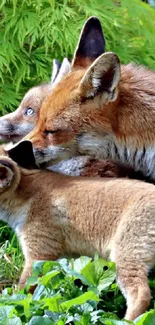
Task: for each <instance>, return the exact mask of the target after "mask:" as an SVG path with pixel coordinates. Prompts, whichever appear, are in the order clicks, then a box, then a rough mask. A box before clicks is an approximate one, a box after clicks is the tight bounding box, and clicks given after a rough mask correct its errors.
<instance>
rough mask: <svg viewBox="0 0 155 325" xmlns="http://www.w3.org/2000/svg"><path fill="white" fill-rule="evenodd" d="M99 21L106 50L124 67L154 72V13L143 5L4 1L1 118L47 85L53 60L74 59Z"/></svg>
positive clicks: (0, 8)
mask: <svg viewBox="0 0 155 325" xmlns="http://www.w3.org/2000/svg"><path fill="white" fill-rule="evenodd" d="M92 15H96V16H97V17H98V18H100V19H101V22H102V26H103V30H104V33H105V37H106V41H107V50H112V51H114V52H116V53H117V54H118V55H119V57H120V59H121V61H122V63H127V62H129V61H131V60H134V61H135V62H139V63H142V64H145V65H147V66H149V67H151V68H154V67H155V52H154V48H155V38H154V21H155V10H154V9H152V8H151V7H150V6H149V5H147V4H145V3H144V2H142V1H140V0H132V1H128V0H121V1H115V0H86V1H83V0H57V1H54V0H23V1H21V0H2V1H1V3H0V17H1V19H0V94H1V96H0V112H1V113H5V112H6V111H10V110H13V109H14V108H16V107H17V106H18V103H19V101H20V100H21V98H22V96H23V94H24V93H25V91H26V90H27V89H29V88H30V87H31V86H32V85H36V84H38V83H40V82H41V81H46V80H49V77H50V73H51V65H52V59H53V58H58V59H59V60H62V58H63V57H64V56H68V57H70V58H71V57H72V54H73V51H74V48H75V45H76V42H77V39H78V37H79V32H80V29H81V27H82V25H83V23H84V21H85V20H86V18H88V17H89V16H92Z"/></svg>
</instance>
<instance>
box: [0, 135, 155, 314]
mask: <svg viewBox="0 0 155 325" xmlns="http://www.w3.org/2000/svg"><path fill="white" fill-rule="evenodd" d="M21 145H22V143H21V144H20V145H19V147H20V146H21ZM26 146H28V151H29V152H30V154H31V156H32V157H31V160H34V158H33V152H32V147H31V145H30V142H29V141H27V142H26V141H25V148H26ZM0 150H1V154H0V219H2V220H4V221H6V222H8V223H9V225H10V226H11V227H12V228H13V229H14V230H15V231H16V233H17V236H18V238H19V239H20V242H21V246H22V250H23V253H24V256H25V266H24V270H23V273H22V275H21V278H20V285H21V286H23V285H24V284H25V282H26V279H27V277H28V276H29V275H30V274H31V271H32V263H33V261H34V260H36V259H37V260H46V259H51V260H55V259H57V258H60V257H62V256H64V255H69V256H75V254H76V255H77V254H78V255H88V256H94V253H95V252H96V251H97V252H98V254H99V255H100V256H101V257H104V258H108V259H110V260H112V261H114V262H115V263H116V270H117V281H118V285H119V287H120V289H121V290H122V293H123V294H124V296H125V298H126V301H127V312H126V315H125V318H127V319H129V320H134V319H135V318H136V317H138V316H139V315H140V314H142V313H143V312H144V311H145V310H146V309H147V307H148V306H149V303H150V299H151V294H150V289H149V286H148V279H147V275H148V272H149V270H150V269H151V268H152V267H153V265H154V263H155V187H154V185H152V184H147V183H145V182H140V181H137V180H129V179H125V178H124V179H122V178H120V179H118V178H111V179H110V178H103V179H100V178H98V179H94V178H93V179H92V178H86V177H82V178H81V177H69V176H65V175H60V174H57V173H53V172H49V171H46V170H45V171H42V170H31V171H29V170H25V169H22V168H19V166H18V165H17V164H16V163H15V162H14V161H13V160H11V159H10V158H8V157H6V154H5V152H3V151H2V148H0Z"/></svg>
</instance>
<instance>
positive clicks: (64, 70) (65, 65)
mask: <svg viewBox="0 0 155 325" xmlns="http://www.w3.org/2000/svg"><path fill="white" fill-rule="evenodd" d="M70 71H71V64H70V62H69V60H68V59H67V58H64V59H63V61H62V64H61V67H60V69H59V72H58V74H57V76H56V78H55V80H54V83H53V86H56V85H57V84H58V82H59V81H60V80H61V79H62V78H63V77H64V76H66V75H67V74H68V73H69V72H70Z"/></svg>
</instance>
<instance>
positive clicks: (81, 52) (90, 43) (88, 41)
mask: <svg viewBox="0 0 155 325" xmlns="http://www.w3.org/2000/svg"><path fill="white" fill-rule="evenodd" d="M104 52H105V39H104V35H103V32H102V27H101V23H100V21H99V19H98V18H96V17H90V18H89V19H88V20H87V21H86V23H85V24H84V26H83V29H82V31H81V35H80V38H79V41H78V45H77V48H76V50H75V53H74V57H73V61H72V67H73V69H74V68H79V67H81V68H86V67H88V66H89V65H90V64H91V63H92V62H93V61H94V60H95V59H96V58H98V57H99V56H100V55H101V54H103V53H104Z"/></svg>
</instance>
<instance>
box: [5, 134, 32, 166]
mask: <svg viewBox="0 0 155 325" xmlns="http://www.w3.org/2000/svg"><path fill="white" fill-rule="evenodd" d="M7 152H8V155H9V157H10V158H11V159H13V160H14V161H15V162H16V163H18V164H19V165H20V166H21V167H24V168H37V166H36V163H35V158H34V154H33V147H32V143H31V141H28V140H24V141H21V142H20V143H18V144H17V145H16V146H14V147H13V148H11V149H9V150H8V151H7Z"/></svg>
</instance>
